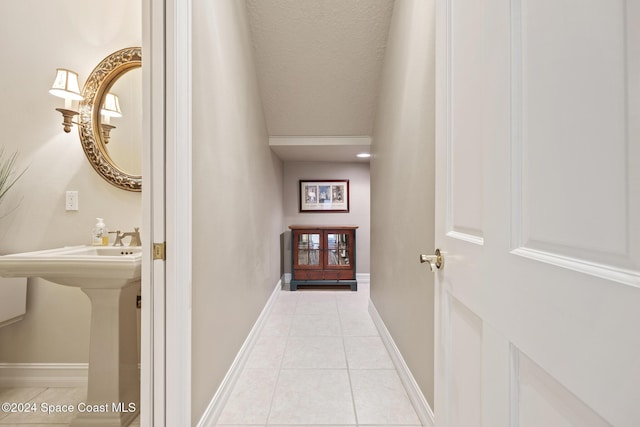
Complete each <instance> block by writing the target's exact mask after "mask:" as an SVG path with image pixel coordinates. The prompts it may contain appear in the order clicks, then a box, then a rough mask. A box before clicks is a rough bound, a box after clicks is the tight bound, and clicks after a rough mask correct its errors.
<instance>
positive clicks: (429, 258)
mask: <svg viewBox="0 0 640 427" xmlns="http://www.w3.org/2000/svg"><path fill="white" fill-rule="evenodd" d="M420 263H422V264H424V263H428V264H429V268H430V269H431V271H433V272H434V273H435V272H436V270H442V269H443V268H444V258H443V256H442V253H441V252H440V249H436V253H435V255H425V254H420Z"/></svg>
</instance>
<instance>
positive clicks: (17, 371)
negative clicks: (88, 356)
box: [0, 363, 89, 387]
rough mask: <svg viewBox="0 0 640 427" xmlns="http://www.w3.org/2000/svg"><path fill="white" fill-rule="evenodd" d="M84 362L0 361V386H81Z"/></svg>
mask: <svg viewBox="0 0 640 427" xmlns="http://www.w3.org/2000/svg"><path fill="white" fill-rule="evenodd" d="M88 372H89V371H88V365H87V364H86V363H0V387H82V386H86V385H87V377H88Z"/></svg>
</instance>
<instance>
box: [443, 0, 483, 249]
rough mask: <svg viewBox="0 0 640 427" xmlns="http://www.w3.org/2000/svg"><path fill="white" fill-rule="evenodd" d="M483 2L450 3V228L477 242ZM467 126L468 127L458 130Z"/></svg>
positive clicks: (479, 226) (479, 228) (460, 0)
mask: <svg viewBox="0 0 640 427" xmlns="http://www.w3.org/2000/svg"><path fill="white" fill-rule="evenodd" d="M481 7H482V3H481V2H478V1H477V0H458V1H456V2H453V3H452V6H451V13H452V14H453V15H454V16H455V17H456V20H455V21H454V22H455V24H452V26H451V45H450V47H449V61H450V62H451V67H450V69H451V76H450V79H449V84H448V85H447V89H448V92H449V96H450V100H451V102H450V106H449V108H450V114H449V115H448V116H449V118H450V119H452V118H454V117H455V120H456V123H453V122H449V123H448V126H449V132H448V135H449V143H448V145H447V148H448V150H449V152H448V156H447V180H448V186H449V191H448V192H447V194H448V197H447V206H448V210H447V211H448V215H447V222H448V224H447V228H448V231H449V232H451V233H452V234H453V235H458V236H459V237H460V238H465V239H469V240H472V241H475V242H481V241H482V240H481V239H482V210H483V209H482V182H483V180H482V161H478V159H480V158H481V156H482V145H481V144H482V142H481V140H480V139H479V138H478V136H479V135H480V130H481V126H482V117H481V115H480V114H478V112H479V111H482V108H483V107H482V96H480V95H481V85H480V84H479V82H480V79H481V78H482V76H481V75H479V74H478V73H476V72H475V70H477V68H478V63H479V61H480V60H481V55H480V50H479V49H477V46H478V39H477V37H476V35H475V34H476V33H478V32H480V31H481V28H482V22H481V21H479V20H477V19H476V16H478V13H479V9H480V8H481ZM459 124H464V126H462V125H459Z"/></svg>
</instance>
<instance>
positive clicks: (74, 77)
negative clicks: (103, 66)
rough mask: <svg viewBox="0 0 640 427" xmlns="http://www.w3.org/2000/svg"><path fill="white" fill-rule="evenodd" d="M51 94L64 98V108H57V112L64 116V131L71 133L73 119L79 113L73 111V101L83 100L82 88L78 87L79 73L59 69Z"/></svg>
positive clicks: (50, 90)
mask: <svg viewBox="0 0 640 427" xmlns="http://www.w3.org/2000/svg"><path fill="white" fill-rule="evenodd" d="M49 93H50V94H51V95H55V96H57V97H60V98H64V108H56V110H57V111H60V113H61V114H62V126H63V127H64V131H65V132H67V133H69V132H71V127H72V126H73V117H74V116H76V115H78V112H77V111H75V110H72V109H71V105H72V102H73V101H80V100H81V99H82V95H81V94H80V86H79V85H78V73H76V72H74V71H71V70H67V69H65V68H58V69H57V70H56V79H55V80H54V82H53V86H51V89H49Z"/></svg>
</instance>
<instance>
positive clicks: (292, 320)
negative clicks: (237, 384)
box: [264, 291, 300, 427]
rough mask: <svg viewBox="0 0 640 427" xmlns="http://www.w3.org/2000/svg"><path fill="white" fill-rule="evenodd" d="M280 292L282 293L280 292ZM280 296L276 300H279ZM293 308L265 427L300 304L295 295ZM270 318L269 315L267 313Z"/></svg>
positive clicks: (267, 424) (298, 298)
mask: <svg viewBox="0 0 640 427" xmlns="http://www.w3.org/2000/svg"><path fill="white" fill-rule="evenodd" d="M281 292H282V291H281ZM281 295H282V294H280V295H279V296H278V299H280V296H281ZM295 302H296V303H295V308H294V309H293V314H292V315H291V321H290V323H289V330H288V331H287V339H286V341H285V343H284V350H283V351H282V358H281V359H280V365H279V367H278V374H277V375H276V381H275V384H274V386H273V393H272V394H271V402H270V403H269V410H268V411H267V419H266V420H265V422H264V423H265V424H264V425H265V427H267V426H269V418H271V410H272V409H273V402H274V400H275V399H276V390H277V389H278V383H279V382H280V373H281V372H282V365H283V364H284V356H285V354H286V353H287V347H288V346H289V338H290V337H291V329H293V323H294V321H295V319H296V312H297V311H298V304H299V303H300V297H299V296H298V294H296V297H295ZM269 316H271V313H269Z"/></svg>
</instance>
